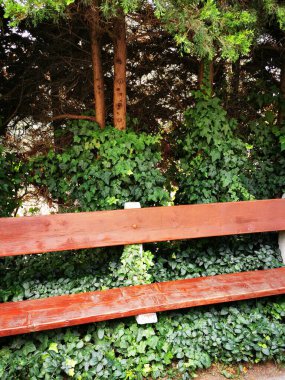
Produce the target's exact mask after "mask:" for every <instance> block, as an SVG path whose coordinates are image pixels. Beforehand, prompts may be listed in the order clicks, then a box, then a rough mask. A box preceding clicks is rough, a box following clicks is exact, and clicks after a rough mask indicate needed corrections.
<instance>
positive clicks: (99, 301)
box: [0, 267, 285, 336]
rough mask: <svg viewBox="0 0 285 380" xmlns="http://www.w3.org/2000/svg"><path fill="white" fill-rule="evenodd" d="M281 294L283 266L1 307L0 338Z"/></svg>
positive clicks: (284, 278) (284, 276) (283, 290)
mask: <svg viewBox="0 0 285 380" xmlns="http://www.w3.org/2000/svg"><path fill="white" fill-rule="evenodd" d="M284 293H285V267H284V268H278V269H269V270H263V271H254V272H242V273H234V274H225V275H218V276H212V277H200V278H195V279H187V280H179V281H170V282H162V283H155V284H150V285H140V286H131V287H125V288H117V289H111V290H104V291H96V292H89V293H80V294H74V295H66V296H59V297H51V298H46V299H40V300H31V301H21V302H8V303H5V304H1V305H0V308H1V313H0V336H8V335H15V334H20V333H21V334H22V333H28V332H33V331H40V330H48V329H54V328H59V327H66V326H73V325H78V324H83V323H90V322H98V321H105V320H108V319H114V318H121V317H129V316H134V315H138V314H144V313H153V312H159V311H165V310H174V309H181V308H187V307H192V306H201V305H210V304H215V303H221V302H229V301H237V300H243V299H249V298H256V297H264V296H270V295H277V294H284Z"/></svg>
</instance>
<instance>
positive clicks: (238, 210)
mask: <svg viewBox="0 0 285 380" xmlns="http://www.w3.org/2000/svg"><path fill="white" fill-rule="evenodd" d="M284 215H285V199H275V200H264V201H251V202H231V203H212V204H200V205H190V206H189V205H188V206H172V207H152V208H144V209H133V210H116V211H97V212H89V213H74V214H57V215H48V216H34V217H22V218H1V219H0V257H1V256H11V255H21V254H27V253H42V252H49V251H63V250H69V249H80V248H91V247H105V246H112V245H124V244H134V243H146V242H156V241H166V240H176V239H188V238H198V237H206V236H221V235H232V234H247V233H254V232H266V231H280V230H285V217H284Z"/></svg>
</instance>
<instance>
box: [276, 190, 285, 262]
mask: <svg viewBox="0 0 285 380" xmlns="http://www.w3.org/2000/svg"><path fill="white" fill-rule="evenodd" d="M282 198H283V199H284V198H285V194H283V196H282ZM284 217H285V216H284ZM278 244H279V249H280V252H281V256H282V261H283V263H284V264H285V231H280V232H279V236H278Z"/></svg>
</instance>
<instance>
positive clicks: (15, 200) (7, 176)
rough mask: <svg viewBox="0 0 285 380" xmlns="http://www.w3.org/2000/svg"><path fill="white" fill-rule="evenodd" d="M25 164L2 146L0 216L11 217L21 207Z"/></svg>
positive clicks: (0, 156) (0, 150)
mask: <svg viewBox="0 0 285 380" xmlns="http://www.w3.org/2000/svg"><path fill="white" fill-rule="evenodd" d="M24 173H25V170H24V164H23V162H22V161H21V160H20V159H19V158H18V157H17V156H16V155H15V154H13V153H9V152H5V149H4V147H3V146H1V145H0V188H1V193H0V216H11V214H12V213H13V211H14V210H15V209H16V208H17V207H18V206H19V205H20V203H21V201H20V194H19V190H20V189H21V188H24Z"/></svg>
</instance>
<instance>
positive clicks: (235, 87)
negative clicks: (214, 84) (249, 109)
mask: <svg viewBox="0 0 285 380" xmlns="http://www.w3.org/2000/svg"><path fill="white" fill-rule="evenodd" d="M239 85H240V58H239V59H238V60H237V61H236V62H235V63H233V64H232V85H231V87H232V88H231V93H232V100H235V99H238V96H239Z"/></svg>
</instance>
